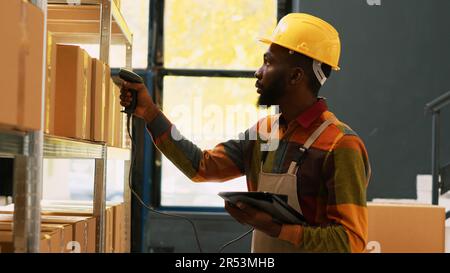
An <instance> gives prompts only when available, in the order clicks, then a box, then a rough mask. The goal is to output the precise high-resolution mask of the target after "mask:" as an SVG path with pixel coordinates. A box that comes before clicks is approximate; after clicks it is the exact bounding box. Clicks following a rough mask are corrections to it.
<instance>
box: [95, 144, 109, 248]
mask: <svg viewBox="0 0 450 273" xmlns="http://www.w3.org/2000/svg"><path fill="white" fill-rule="evenodd" d="M102 149H103V153H102V154H103V156H102V158H96V159H95V174H94V205H93V206H94V217H95V218H96V219H97V225H96V232H95V233H96V235H97V236H96V242H95V251H96V252H97V253H104V252H105V251H106V249H105V245H106V244H105V222H106V217H105V211H106V162H107V160H106V159H107V149H106V145H105V144H104V145H102Z"/></svg>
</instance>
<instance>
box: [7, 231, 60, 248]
mask: <svg viewBox="0 0 450 273" xmlns="http://www.w3.org/2000/svg"><path fill="white" fill-rule="evenodd" d="M60 238H61V232H60V229H56V230H53V231H51V232H41V241H40V243H39V252H40V253H58V250H59V249H60V247H61V243H60ZM13 252H14V243H13V232H12V231H11V230H9V231H4V230H0V253H13Z"/></svg>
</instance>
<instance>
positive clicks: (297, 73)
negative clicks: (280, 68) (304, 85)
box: [289, 66, 305, 84]
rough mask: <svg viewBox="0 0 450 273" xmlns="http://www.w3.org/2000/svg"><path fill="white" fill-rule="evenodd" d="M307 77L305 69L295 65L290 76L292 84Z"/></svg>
mask: <svg viewBox="0 0 450 273" xmlns="http://www.w3.org/2000/svg"><path fill="white" fill-rule="evenodd" d="M304 77H305V70H303V68H301V67H298V66H297V67H293V68H292V69H291V74H290V78H289V83H290V84H297V83H299V82H300V81H301V80H303V78H304Z"/></svg>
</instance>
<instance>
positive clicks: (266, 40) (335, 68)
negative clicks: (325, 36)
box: [258, 37, 341, 71]
mask: <svg viewBox="0 0 450 273" xmlns="http://www.w3.org/2000/svg"><path fill="white" fill-rule="evenodd" d="M258 41H260V42H262V43H265V44H269V45H270V44H276V45H279V46H282V47H284V48H287V49H290V50H293V51H295V52H298V51H297V50H296V49H295V48H290V47H288V46H285V45H280V44H279V43H276V42H274V41H272V40H271V39H269V38H265V37H260V38H258ZM298 53H300V54H303V55H305V56H308V57H310V58H313V59H315V60H317V58H316V57H315V56H312V55H311V54H307V53H304V52H298ZM318 61H320V60H318ZM328 65H329V66H331V68H332V69H333V70H335V71H339V70H341V68H340V67H339V66H335V65H331V64H328Z"/></svg>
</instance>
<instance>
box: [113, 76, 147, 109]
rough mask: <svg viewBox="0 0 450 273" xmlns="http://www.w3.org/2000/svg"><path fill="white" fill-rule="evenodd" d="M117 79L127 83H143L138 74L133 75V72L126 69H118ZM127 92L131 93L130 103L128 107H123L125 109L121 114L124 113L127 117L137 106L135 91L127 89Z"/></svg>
mask: <svg viewBox="0 0 450 273" xmlns="http://www.w3.org/2000/svg"><path fill="white" fill-rule="evenodd" d="M119 77H120V78H121V79H122V80H124V81H127V82H131V83H144V79H142V78H141V76H139V75H138V74H136V73H134V72H133V71H130V70H127V69H123V68H122V69H120V71H119ZM128 91H130V92H131V103H130V105H129V106H127V107H125V109H124V110H123V111H122V113H126V114H128V115H131V114H133V113H134V111H135V110H136V106H137V90H133V89H129V90H128Z"/></svg>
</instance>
